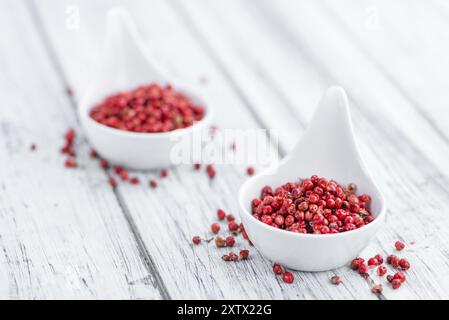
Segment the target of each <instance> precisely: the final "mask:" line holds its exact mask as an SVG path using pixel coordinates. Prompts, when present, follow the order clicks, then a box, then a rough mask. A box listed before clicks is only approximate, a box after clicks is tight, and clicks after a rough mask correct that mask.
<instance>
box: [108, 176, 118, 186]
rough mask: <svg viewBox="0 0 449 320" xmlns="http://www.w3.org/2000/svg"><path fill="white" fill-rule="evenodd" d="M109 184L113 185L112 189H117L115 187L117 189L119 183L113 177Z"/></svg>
mask: <svg viewBox="0 0 449 320" xmlns="http://www.w3.org/2000/svg"><path fill="white" fill-rule="evenodd" d="M108 183H109V184H110V185H111V187H113V188H115V187H117V181H116V180H115V179H114V178H113V177H110V178H109V179H108Z"/></svg>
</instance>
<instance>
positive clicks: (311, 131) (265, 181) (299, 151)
mask: <svg viewBox="0 0 449 320" xmlns="http://www.w3.org/2000/svg"><path fill="white" fill-rule="evenodd" d="M314 174H316V175H319V176H322V177H326V178H329V179H333V180H335V181H337V182H338V183H340V184H343V185H347V184H348V183H351V182H354V183H355V184H356V185H357V190H358V193H359V194H363V193H366V194H369V195H371V197H372V201H371V212H372V215H373V217H374V220H373V221H372V222H371V223H369V224H367V225H365V226H363V227H361V228H358V229H356V230H352V231H347V232H342V233H336V234H301V233H294V232H290V231H285V230H282V229H277V228H274V227H271V226H269V225H266V224H264V223H263V222H261V221H259V220H257V219H256V218H254V217H253V216H252V213H251V200H252V199H254V198H257V197H259V196H260V192H261V190H262V188H263V187H264V186H266V185H269V186H271V187H273V188H274V187H277V186H280V185H282V184H284V183H286V182H288V181H298V178H306V177H310V176H311V175H314ZM239 205H240V216H241V220H242V223H243V225H244V226H245V229H246V231H247V233H248V236H249V238H250V239H251V242H252V243H253V244H254V246H255V247H256V248H257V249H258V250H259V251H260V252H261V254H262V255H264V256H265V257H266V258H268V259H270V260H271V261H274V262H277V263H280V264H281V265H283V266H285V267H287V268H291V269H295V270H301V271H324V270H330V269H334V268H337V267H340V266H342V265H344V264H347V263H349V261H351V260H352V259H354V258H355V257H356V256H357V255H358V254H359V253H360V252H361V251H362V250H363V249H364V248H365V247H366V246H367V245H368V243H369V241H370V239H371V238H372V237H373V236H374V235H375V234H376V232H377V231H378V230H379V228H380V227H381V225H382V223H383V222H384V219H385V212H386V210H385V202H384V198H383V196H382V194H381V193H380V191H379V189H378V188H377V187H376V185H375V183H374V181H373V180H372V178H371V177H370V175H369V174H368V173H367V171H366V169H365V166H364V164H363V162H362V159H361V158H360V156H359V152H358V149H357V145H356V143H355V139H354V133H353V129H352V123H351V119H350V114H349V106H348V99H347V97H346V93H345V91H344V90H343V89H342V88H340V87H331V88H329V89H327V90H326V92H325V94H324V96H323V98H322V100H321V102H320V104H319V106H318V108H317V110H316V111H315V115H314V117H313V119H312V122H311V124H310V126H309V128H308V129H307V131H306V132H305V134H304V136H303V137H302V139H301V140H300V141H299V142H298V143H297V145H296V146H295V147H294V148H293V150H292V151H291V152H290V153H289V155H288V156H287V157H285V158H284V159H282V161H281V162H280V163H279V164H278V165H277V166H276V167H274V168H271V169H268V170H267V171H265V172H262V173H260V174H258V175H256V176H254V177H253V178H251V179H249V180H248V181H246V182H245V183H244V184H243V185H242V187H241V188H240V191H239Z"/></svg>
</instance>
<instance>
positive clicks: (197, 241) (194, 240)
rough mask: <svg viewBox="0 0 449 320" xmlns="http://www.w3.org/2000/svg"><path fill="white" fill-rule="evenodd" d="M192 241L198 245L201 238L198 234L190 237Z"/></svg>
mask: <svg viewBox="0 0 449 320" xmlns="http://www.w3.org/2000/svg"><path fill="white" fill-rule="evenodd" d="M192 242H193V243H194V244H196V245H198V244H200V242H201V238H200V237H199V236H194V237H193V238H192Z"/></svg>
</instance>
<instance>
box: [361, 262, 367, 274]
mask: <svg viewBox="0 0 449 320" xmlns="http://www.w3.org/2000/svg"><path fill="white" fill-rule="evenodd" d="M367 272H368V266H367V265H366V264H365V263H361V264H360V266H359V273H360V274H365V273H367Z"/></svg>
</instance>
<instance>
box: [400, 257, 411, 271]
mask: <svg viewBox="0 0 449 320" xmlns="http://www.w3.org/2000/svg"><path fill="white" fill-rule="evenodd" d="M399 267H400V268H401V269H402V270H404V271H405V270H408V269H410V262H408V260H407V259H405V258H402V259H400V260H399Z"/></svg>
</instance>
